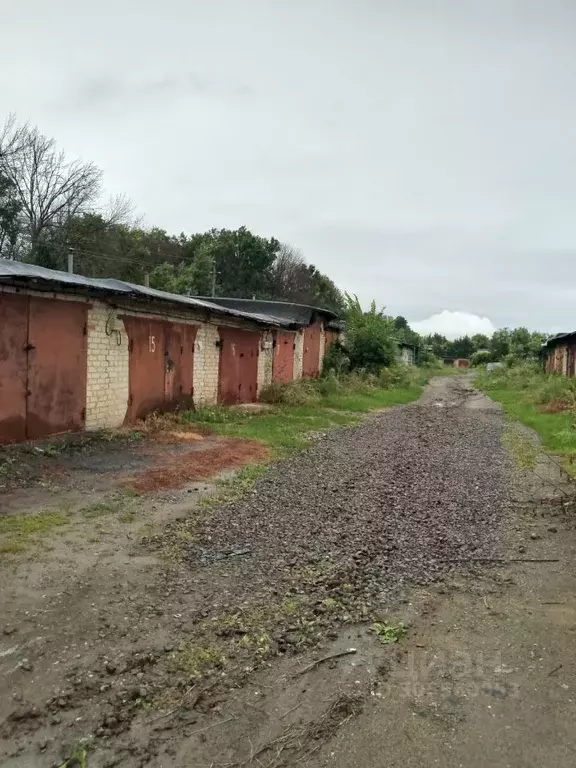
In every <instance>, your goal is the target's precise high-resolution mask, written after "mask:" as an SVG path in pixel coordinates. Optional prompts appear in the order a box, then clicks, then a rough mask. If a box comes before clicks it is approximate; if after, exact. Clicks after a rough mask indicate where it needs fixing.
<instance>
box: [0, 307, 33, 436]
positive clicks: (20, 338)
mask: <svg viewBox="0 0 576 768" xmlns="http://www.w3.org/2000/svg"><path fill="white" fill-rule="evenodd" d="M27 342H28V297H27V296H14V295H12V294H8V293H4V294H0V443H11V442H18V441H19V440H25V439H26V380H27V376H28V374H27V357H28V356H27V353H26V344H27Z"/></svg>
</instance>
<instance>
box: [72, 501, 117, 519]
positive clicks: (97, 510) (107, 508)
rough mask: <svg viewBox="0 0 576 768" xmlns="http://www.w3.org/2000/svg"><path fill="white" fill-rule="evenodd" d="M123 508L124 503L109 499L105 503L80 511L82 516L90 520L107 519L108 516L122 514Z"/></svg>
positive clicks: (91, 505)
mask: <svg viewBox="0 0 576 768" xmlns="http://www.w3.org/2000/svg"><path fill="white" fill-rule="evenodd" d="M121 508H122V502H121V501H118V500H117V499H109V500H105V501H98V502H96V503H95V504H89V505H88V506H87V507H84V508H83V509H81V510H80V514H81V515H82V516H83V517H86V518H88V519H91V518H95V517H105V516H106V515H114V514H116V513H117V512H120V510H121Z"/></svg>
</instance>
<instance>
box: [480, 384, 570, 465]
mask: <svg viewBox="0 0 576 768" xmlns="http://www.w3.org/2000/svg"><path fill="white" fill-rule="evenodd" d="M488 394H489V395H490V397H491V398H492V399H493V400H496V401H497V402H499V403H502V407H503V409H504V413H505V414H506V415H507V416H508V417H509V418H511V419H513V420H514V421H519V422H521V423H522V424H525V425H526V426H527V427H531V428H532V429H533V430H534V431H535V432H536V433H537V434H538V435H539V436H540V439H541V441H542V445H543V446H544V448H547V449H548V450H550V451H554V452H555V453H564V454H576V430H575V429H574V427H573V420H574V417H573V416H572V414H570V413H546V412H543V411H541V410H539V408H538V405H536V404H535V403H530V402H526V401H524V402H523V401H522V400H521V399H519V393H518V392H510V391H508V390H490V391H489V392H488Z"/></svg>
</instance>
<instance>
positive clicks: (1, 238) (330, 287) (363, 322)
mask: <svg viewBox="0 0 576 768" xmlns="http://www.w3.org/2000/svg"><path fill="white" fill-rule="evenodd" d="M70 255H71V256H72V257H73V263H74V271H75V272H76V273H78V274H81V275H85V276H87V277H112V278H116V279H119V280H125V281H127V282H134V283H140V284H144V283H146V282H148V283H149V285H150V286H151V287H152V288H157V289H159V290H165V291H169V292H172V293H180V294H187V295H199V296H214V297H218V296H237V297H242V298H259V299H272V300H282V301H294V302H296V303H302V304H310V305H314V306H321V307H324V308H326V309H332V310H334V311H335V312H339V313H343V314H344V315H345V316H346V319H347V325H348V335H349V344H348V353H349V355H350V356H351V359H350V361H349V362H350V364H351V366H352V367H366V368H370V369H376V368H378V367H382V366H385V365H389V364H390V362H392V361H393V360H394V359H395V358H396V357H397V353H398V343H399V342H405V343H409V344H412V345H414V347H416V348H417V349H418V358H419V360H420V361H421V362H429V361H432V360H435V359H438V358H440V359H442V358H450V357H452V358H469V359H472V361H473V362H488V361H490V360H504V359H526V358H530V357H535V356H537V355H538V352H539V349H540V346H541V343H542V340H543V338H544V336H543V334H539V333H530V332H529V331H528V330H527V329H526V328H516V329H514V330H510V329H507V328H505V329H502V330H499V331H496V332H495V333H494V335H493V336H492V337H490V338H489V337H488V336H485V335H483V334H475V335H473V336H462V337H461V338H458V339H455V340H453V341H450V340H448V339H447V338H446V337H444V336H441V335H439V334H432V335H429V336H419V335H418V334H417V333H415V332H414V331H413V330H412V329H411V328H410V326H409V323H408V321H407V320H406V318H404V317H402V316H398V317H392V316H390V315H388V314H387V313H386V311H385V309H378V308H377V307H376V304H375V302H373V303H372V305H371V307H370V308H369V309H368V310H367V311H364V310H363V309H362V307H361V305H360V303H359V301H358V299H357V298H356V297H351V296H349V295H347V294H343V293H342V292H341V291H340V290H339V289H338V288H337V287H336V285H335V284H334V282H333V281H332V280H331V279H330V278H329V277H328V276H326V275H324V274H323V273H322V272H320V271H319V270H318V269H317V268H316V267H315V266H313V265H312V264H308V263H307V262H306V260H305V259H304V257H303V255H302V254H301V253H300V252H299V251H297V250H296V249H294V248H293V247H291V246H290V245H287V244H284V243H282V242H280V241H279V240H277V239H276V238H274V237H271V238H265V237H261V236H260V235H257V234H254V233H252V232H250V230H248V229H247V228H246V227H240V228H239V229H236V230H230V229H211V230H209V231H208V232H198V233H194V234H187V233H184V232H182V233H180V234H178V235H175V234H170V233H168V232H166V230H164V229H161V228H159V227H145V226H143V225H142V223H141V222H140V221H139V220H137V219H136V218H135V216H134V212H133V206H132V204H131V203H130V201H129V200H128V199H127V198H125V197H123V196H119V197H116V198H113V199H109V200H108V201H106V202H104V195H103V178H102V171H101V170H100V169H99V168H97V167H96V166H95V165H94V164H93V163H90V162H82V161H80V160H70V159H69V158H67V157H66V155H65V154H64V152H62V151H61V150H59V149H58V147H57V144H56V142H55V140H54V139H52V138H49V137H46V136H44V135H43V134H42V133H41V132H40V131H39V130H38V129H37V128H35V127H33V126H30V125H29V124H21V123H18V121H17V120H16V118H15V117H14V116H11V117H9V118H8V119H7V120H6V122H5V123H4V126H3V128H1V129H0V257H2V258H6V259H14V260H20V261H26V262H29V263H32V264H37V265H39V266H44V267H49V268H51V269H64V270H65V269H66V268H67V264H68V258H69V256H70Z"/></svg>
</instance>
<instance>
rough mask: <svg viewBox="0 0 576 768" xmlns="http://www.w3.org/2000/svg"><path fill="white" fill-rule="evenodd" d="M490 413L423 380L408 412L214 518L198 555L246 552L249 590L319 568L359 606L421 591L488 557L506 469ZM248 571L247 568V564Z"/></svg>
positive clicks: (461, 389) (463, 391) (310, 454)
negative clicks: (332, 574) (256, 574)
mask: <svg viewBox="0 0 576 768" xmlns="http://www.w3.org/2000/svg"><path fill="white" fill-rule="evenodd" d="M501 428H502V419H501V416H500V413H499V411H498V409H497V408H496V407H495V406H494V404H493V403H490V402H489V401H487V400H486V399H485V398H480V400H478V393H477V392H475V391H474V390H473V389H472V387H471V380H470V378H469V377H455V378H441V379H437V380H434V381H433V382H432V385H431V386H429V387H428V389H427V391H426V393H425V395H424V396H423V397H422V399H421V400H420V401H419V402H418V403H416V404H413V405H409V406H406V407H403V408H397V409H393V410H391V411H388V412H385V413H382V414H378V415H377V416H374V417H372V418H370V419H369V420H368V421H367V422H366V423H365V424H364V425H362V426H361V427H355V428H347V429H343V430H338V431H336V432H331V433H329V434H326V435H324V436H322V437H321V438H320V439H318V441H317V442H316V443H315V445H314V446H313V447H312V448H310V449H309V450H308V451H306V452H304V453H300V454H298V455H297V456H295V457H294V458H292V459H290V460H289V461H286V462H282V463H281V464H279V465H277V466H276V467H275V468H274V469H273V470H272V471H271V472H269V473H268V474H267V475H266V476H265V477H263V478H262V479H261V480H260V481H259V482H258V483H257V486H256V488H255V489H254V491H253V492H252V493H251V494H250V496H248V497H247V498H245V499H243V500H242V501H239V502H237V503H233V504H228V505H226V506H224V507H222V508H220V509H219V510H218V511H217V512H216V513H215V514H214V515H213V516H212V517H211V519H210V521H209V522H208V524H207V527H206V529H205V536H204V540H203V542H202V546H203V547H205V548H207V549H208V550H209V549H210V548H212V549H213V550H215V551H220V550H223V549H224V550H225V549H226V548H241V549H242V550H245V549H246V548H249V549H250V550H251V556H250V558H246V560H245V565H243V566H242V567H243V568H244V569H245V568H248V569H249V570H254V568H255V567H256V568H257V570H259V571H260V573H261V577H260V578H259V579H257V580H256V581H260V583H261V584H264V583H265V582H266V581H270V580H277V579H278V578H283V577H286V578H287V579H289V578H290V576H291V575H293V571H294V569H295V568H299V567H300V566H302V564H306V563H308V564H309V565H311V566H312V567H313V566H314V565H315V564H318V563H320V562H324V563H326V562H330V563H333V564H334V565H335V567H337V568H338V569H339V574H340V575H339V578H338V579H334V584H333V587H337V586H338V585H342V581H343V578H344V576H345V577H346V581H347V590H348V592H353V593H356V594H357V595H358V594H360V593H361V594H362V595H364V596H372V597H376V596H378V597H379V599H381V598H382V596H383V593H390V592H391V591H393V590H394V589H396V588H398V587H401V586H402V585H403V584H404V583H407V582H410V583H416V584H423V583H427V582H429V581H431V580H434V579H435V578H437V577H439V576H440V575H442V574H443V573H445V572H446V570H447V569H449V568H452V567H454V561H461V560H469V559H470V558H490V557H495V556H498V555H499V544H498V539H499V526H500V522H501V520H502V518H503V516H504V511H505V507H506V504H507V490H506V486H507V481H506V472H507V467H508V463H507V462H508V459H507V457H506V454H505V452H504V449H503V448H502V446H501V444H500V433H501ZM249 560H250V561H251V562H248V561H249Z"/></svg>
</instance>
